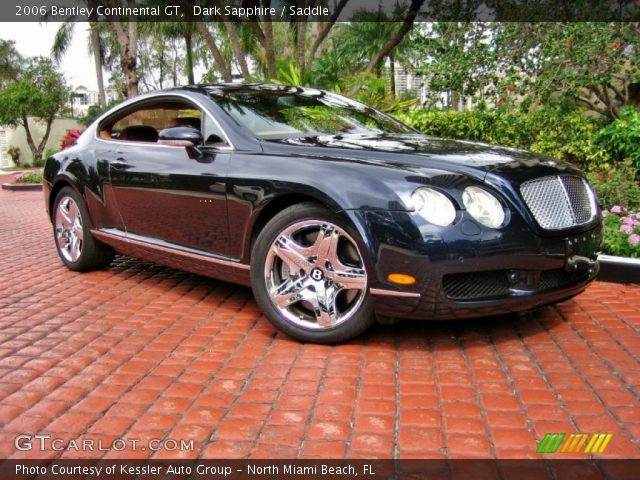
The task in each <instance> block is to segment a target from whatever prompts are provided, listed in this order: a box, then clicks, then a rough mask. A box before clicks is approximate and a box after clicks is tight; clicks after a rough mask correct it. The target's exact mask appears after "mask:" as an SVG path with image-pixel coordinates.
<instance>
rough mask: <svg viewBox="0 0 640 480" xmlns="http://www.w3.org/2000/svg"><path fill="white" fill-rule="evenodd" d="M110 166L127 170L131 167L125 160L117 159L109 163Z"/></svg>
mask: <svg viewBox="0 0 640 480" xmlns="http://www.w3.org/2000/svg"><path fill="white" fill-rule="evenodd" d="M109 165H111V166H112V167H113V168H127V167H130V166H131V165H129V163H128V162H126V161H125V160H124V159H123V158H117V159H115V160H111V161H110V162H109Z"/></svg>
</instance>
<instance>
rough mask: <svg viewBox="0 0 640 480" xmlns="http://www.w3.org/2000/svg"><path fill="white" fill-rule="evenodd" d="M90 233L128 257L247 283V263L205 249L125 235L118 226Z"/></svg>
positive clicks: (248, 278)
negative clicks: (203, 250)
mask: <svg viewBox="0 0 640 480" xmlns="http://www.w3.org/2000/svg"><path fill="white" fill-rule="evenodd" d="M91 234H92V235H93V236H94V237H95V238H97V239H98V240H100V241H101V242H102V243H106V244H107V245H110V246H111V247H113V248H114V249H115V250H116V252H118V253H120V254H122V255H127V256H129V257H135V258H140V259H142V260H147V261H150V262H155V263H159V264H161V265H165V266H167V267H171V268H176V269H178V270H185V271H187V272H191V273H195V274H198V275H204V276H207V277H212V278H216V279H219V280H224V281H226V282H231V283H237V284H240V285H245V286H251V281H250V276H249V269H250V266H249V265H245V264H244V263H240V262H236V261H233V260H229V259H225V258H220V257H216V256H215V255H211V254H210V253H207V252H202V251H199V250H195V249H191V248H187V247H183V246H181V245H174V244H172V243H169V242H164V241H162V240H155V239H150V238H147V237H143V236H140V235H134V234H125V233H124V232H123V231H121V230H118V229H102V230H97V229H93V230H91Z"/></svg>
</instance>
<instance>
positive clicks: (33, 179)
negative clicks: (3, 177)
mask: <svg viewBox="0 0 640 480" xmlns="http://www.w3.org/2000/svg"><path fill="white" fill-rule="evenodd" d="M14 180H15V182H16V183H42V173H41V172H29V173H19V174H18V175H16V176H15V177H14Z"/></svg>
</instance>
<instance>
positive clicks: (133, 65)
mask: <svg viewBox="0 0 640 480" xmlns="http://www.w3.org/2000/svg"><path fill="white" fill-rule="evenodd" d="M117 3H118V2H116V1H115V0H110V1H108V2H107V4H108V5H109V6H110V7H116V6H117ZM127 4H128V5H129V6H130V7H133V6H135V1H134V0H128V1H127ZM109 24H110V25H111V26H112V27H113V29H114V30H115V32H116V38H117V40H118V46H119V47H120V68H121V69H122V73H123V75H124V88H123V92H122V93H124V95H125V96H126V97H129V98H130V97H135V96H136V95H138V82H139V80H140V79H139V77H138V68H137V67H138V23H137V22H135V21H131V20H130V21H129V22H128V23H126V24H123V23H121V22H120V21H119V19H118V18H112V19H111V21H110V22H109ZM123 25H127V26H128V28H127V31H125V29H124V27H123Z"/></svg>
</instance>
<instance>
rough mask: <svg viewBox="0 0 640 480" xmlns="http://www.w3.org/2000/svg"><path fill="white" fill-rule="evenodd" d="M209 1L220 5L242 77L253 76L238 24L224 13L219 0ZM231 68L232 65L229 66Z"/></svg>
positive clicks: (219, 8)
mask: <svg viewBox="0 0 640 480" xmlns="http://www.w3.org/2000/svg"><path fill="white" fill-rule="evenodd" d="M209 3H210V4H211V5H212V6H214V7H218V10H219V11H220V12H221V15H220V18H221V20H222V21H223V22H224V28H225V30H226V31H227V34H228V35H229V42H230V43H231V48H232V49H233V55H234V57H235V58H236V61H237V62H238V65H239V66H240V73H241V74H242V78H244V79H245V80H246V79H248V78H249V77H250V76H251V73H250V72H249V67H248V65H247V59H246V57H245V54H244V52H243V51H242V42H241V41H240V36H239V35H238V31H237V30H236V26H235V25H234V24H233V22H232V21H231V18H229V16H228V15H226V14H225V13H224V8H223V7H222V6H221V5H220V2H219V1H218V0H210V1H209ZM229 69H231V67H229Z"/></svg>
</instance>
